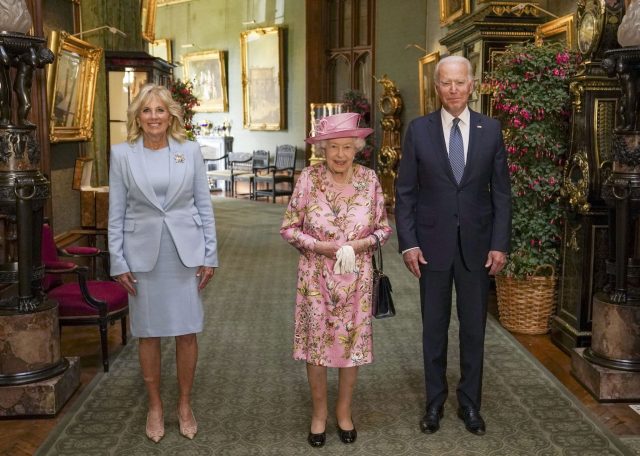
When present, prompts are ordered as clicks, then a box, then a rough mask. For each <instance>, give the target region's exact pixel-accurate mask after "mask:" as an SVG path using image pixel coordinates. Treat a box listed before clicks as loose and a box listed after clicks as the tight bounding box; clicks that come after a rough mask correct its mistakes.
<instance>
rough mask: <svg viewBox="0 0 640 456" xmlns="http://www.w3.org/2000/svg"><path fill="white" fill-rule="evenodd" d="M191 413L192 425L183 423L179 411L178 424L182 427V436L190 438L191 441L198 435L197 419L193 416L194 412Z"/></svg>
mask: <svg viewBox="0 0 640 456" xmlns="http://www.w3.org/2000/svg"><path fill="white" fill-rule="evenodd" d="M189 413H191V420H192V423H191V424H187V423H185V422H184V421H182V418H180V411H179V410H178V424H179V426H180V435H182V436H183V437H186V438H188V439H189V440H193V438H194V437H195V436H196V434H197V433H198V422H197V421H196V417H195V416H194V415H193V410H191V411H190V412H189Z"/></svg>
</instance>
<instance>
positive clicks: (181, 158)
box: [173, 154, 184, 163]
mask: <svg viewBox="0 0 640 456" xmlns="http://www.w3.org/2000/svg"><path fill="white" fill-rule="evenodd" d="M173 159H174V160H175V161H176V163H184V154H175V155H174V156H173Z"/></svg>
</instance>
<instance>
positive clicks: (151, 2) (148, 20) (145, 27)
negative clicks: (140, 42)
mask: <svg viewBox="0 0 640 456" xmlns="http://www.w3.org/2000/svg"><path fill="white" fill-rule="evenodd" d="M156 6H157V5H156V0H142V2H141V3H140V8H141V10H140V23H141V26H142V38H143V39H145V40H146V41H148V42H150V43H153V42H154V41H155V39H156Z"/></svg>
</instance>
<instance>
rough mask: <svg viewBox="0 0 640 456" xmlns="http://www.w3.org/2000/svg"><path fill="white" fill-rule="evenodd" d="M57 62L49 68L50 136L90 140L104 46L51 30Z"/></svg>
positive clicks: (56, 140) (51, 39)
mask: <svg viewBox="0 0 640 456" xmlns="http://www.w3.org/2000/svg"><path fill="white" fill-rule="evenodd" d="M49 49H51V51H52V52H53V54H54V55H55V61H54V62H53V63H52V64H50V65H49V68H48V70H47V102H48V109H49V139H50V141H51V142H63V141H87V140H89V139H91V136H92V135H93V103H94V100H95V91H96V78H97V75H98V67H99V65H100V60H101V59H102V49H100V48H97V47H95V46H93V45H91V44H89V43H87V42H85V41H82V40H80V39H78V38H76V37H74V36H71V35H69V34H68V33H67V32H57V31H53V32H51V35H50V36H49Z"/></svg>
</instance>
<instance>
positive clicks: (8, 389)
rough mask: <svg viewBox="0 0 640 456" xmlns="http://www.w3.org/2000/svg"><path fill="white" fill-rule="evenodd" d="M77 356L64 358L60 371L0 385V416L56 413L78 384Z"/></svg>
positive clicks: (78, 363) (78, 362)
mask: <svg viewBox="0 0 640 456" xmlns="http://www.w3.org/2000/svg"><path fill="white" fill-rule="evenodd" d="M79 360H80V358H78V357H72V358H65V363H64V364H65V365H68V368H67V369H66V370H64V371H63V372H62V373H61V374H60V375H57V376H55V377H53V378H50V379H47V380H42V381H39V382H32V383H27V384H24V385H14V386H0V417H9V416H12V417H15V416H42V415H46V416H50V415H55V414H57V413H58V412H59V411H60V409H62V407H63V406H64V404H65V403H66V402H67V401H68V400H69V398H70V397H71V395H72V394H73V392H74V391H75V390H76V389H77V388H78V385H79V384H80V361H79Z"/></svg>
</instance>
